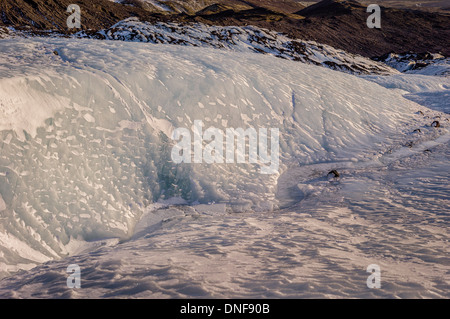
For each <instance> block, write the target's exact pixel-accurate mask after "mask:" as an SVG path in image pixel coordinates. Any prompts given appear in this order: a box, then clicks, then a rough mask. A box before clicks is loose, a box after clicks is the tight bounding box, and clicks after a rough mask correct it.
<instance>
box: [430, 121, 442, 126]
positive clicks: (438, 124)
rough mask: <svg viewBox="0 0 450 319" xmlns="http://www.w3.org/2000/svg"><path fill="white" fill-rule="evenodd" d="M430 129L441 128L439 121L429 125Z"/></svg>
mask: <svg viewBox="0 0 450 319" xmlns="http://www.w3.org/2000/svg"><path fill="white" fill-rule="evenodd" d="M431 126H432V127H441V123H439V121H434V122H433V123H431Z"/></svg>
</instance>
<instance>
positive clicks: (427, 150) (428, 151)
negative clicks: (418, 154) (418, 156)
mask: <svg viewBox="0 0 450 319" xmlns="http://www.w3.org/2000/svg"><path fill="white" fill-rule="evenodd" d="M423 152H424V153H432V152H431V150H429V149H426V150H425V151H423Z"/></svg>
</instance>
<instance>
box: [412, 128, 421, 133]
mask: <svg viewBox="0 0 450 319" xmlns="http://www.w3.org/2000/svg"><path fill="white" fill-rule="evenodd" d="M416 132H417V133H421V132H422V131H421V130H420V128H416V129H415V130H414V131H413V133H416Z"/></svg>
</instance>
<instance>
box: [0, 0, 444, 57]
mask: <svg viewBox="0 0 450 319" xmlns="http://www.w3.org/2000/svg"><path fill="white" fill-rule="evenodd" d="M153 2H154V3H156V2H157V1H153ZM70 3H71V2H70V1H69V0H50V1H41V0H27V1H25V0H3V1H2V2H1V3H0V17H1V19H0V25H1V24H3V25H5V26H10V27H14V28H18V29H24V28H25V29H29V30H34V31H43V30H50V29H51V30H57V31H58V32H64V33H73V32H76V31H77V30H67V28H66V19H67V17H68V14H67V13H66V8H67V6H68V5H69V4H70ZM77 3H78V4H79V5H80V7H81V9H82V12H83V15H82V29H83V30H87V29H93V30H94V32H96V31H99V30H101V29H107V28H110V27H111V26H112V25H114V24H116V23H118V22H119V21H121V20H124V19H126V18H129V17H137V18H139V19H140V20H141V21H147V22H150V23H157V22H177V23H180V22H181V23H186V22H201V23H204V24H208V25H220V26H247V25H253V26H257V27H261V28H265V29H269V30H272V31H277V32H282V33H285V34H286V35H288V36H289V37H290V38H292V39H302V40H307V41H308V40H309V41H316V42H318V43H323V44H327V45H331V46H333V47H335V48H338V49H343V50H345V51H347V52H350V53H353V54H360V55H363V56H365V57H374V56H381V55H383V54H386V53H389V52H409V51H411V52H415V53H420V52H426V51H429V52H432V53H439V52H441V53H442V54H443V55H445V56H449V55H450V49H449V48H450V45H449V42H448V39H449V38H450V19H449V16H448V15H444V14H439V13H430V12H423V11H414V10H400V9H390V8H383V10H382V28H381V29H369V28H368V27H367V25H366V19H367V17H368V13H367V12H366V10H365V6H363V5H361V4H358V3H357V2H355V1H337V0H325V1H322V2H320V3H318V4H316V5H313V6H311V7H308V8H304V9H301V8H300V7H298V8H297V4H296V2H295V1H256V0H255V1H240V0H226V1H214V2H209V1H188V2H184V1H183V2H181V1H178V2H176V3H178V5H181V4H185V5H186V6H187V7H186V10H184V9H182V8H181V9H180V8H179V9H176V10H175V9H173V10H169V11H167V10H166V9H149V8H148V7H145V6H142V5H126V4H120V3H115V2H112V1H109V0H99V1H96V2H95V3H94V2H91V1H86V0H81V1H79V2H77ZM158 3H161V4H162V5H165V6H168V7H170V5H171V3H172V2H171V1H159V2H158ZM174 3H175V2H174ZM194 4H195V5H194ZM188 7H191V8H190V9H187V8H188ZM208 8H209V9H208ZM214 8H215V9H214ZM296 8H297V9H296ZM203 9H205V10H206V11H202V10H203ZM298 9H301V10H298ZM186 11H188V13H186ZM305 17H306V18H305ZM41 34H48V33H47V32H45V33H41Z"/></svg>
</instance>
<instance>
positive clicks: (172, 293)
mask: <svg viewBox="0 0 450 319" xmlns="http://www.w3.org/2000/svg"><path fill="white" fill-rule="evenodd" d="M405 76H407V78H405V77H402V75H394V76H389V77H381V76H373V77H367V79H365V78H362V77H357V76H354V75H350V74H345V73H341V72H338V71H333V70H329V69H326V68H323V67H320V66H314V65H307V64H304V63H300V62H294V61H288V60H282V59H278V58H276V57H273V56H265V55H259V54H256V53H246V52H228V51H221V50H217V49H211V48H199V47H183V46H173V45H162V44H161V45H154V44H147V43H133V42H119V41H97V40H92V39H49V38H45V39H44V38H28V39H24V38H14V39H3V40H1V45H0V273H1V276H2V277H4V278H3V279H2V280H1V281H0V297H2V298H10V297H18V298H26V297H38V298H41V297H42V298H48V297H62V298H94V297H102V298H105V297H133V298H144V297H151V298H171V297H172V298H179V297H203V298H217V297H225V298H232V297H234V298H239V297H251V298H261V297H274V298H287V297H297V298H299V297H305V298H311V297H319V298H340V297H368V298H372V297H373V298H377V297H386V298H405V297H414V298H448V297H449V292H448V291H449V289H448V288H449V276H448V273H449V265H450V260H449V257H448V256H449V255H448V253H449V236H448V226H449V211H450V209H449V208H450V202H449V193H450V187H449V185H448V179H449V177H450V170H449V161H448V160H449V156H450V146H449V138H450V134H449V131H448V127H449V120H448V114H447V113H445V108H444V109H443V108H442V105H444V104H445V103H448V95H447V91H446V90H448V88H449V80H448V78H446V77H429V78H426V77H425V76H423V75H421V76H420V75H411V74H410V75H405ZM415 76H417V78H415ZM415 79H417V81H416V82H414V81H415ZM426 79H429V80H430V81H435V82H433V83H434V84H430V85H432V86H426V85H425V84H424V83H428V82H427V81H426ZM368 80H370V81H368ZM374 81H375V82H378V83H380V84H381V85H379V84H377V83H374ZM405 83H410V84H411V85H410V88H415V89H416V91H414V90H413V89H410V90H409V91H408V85H406V84H405ZM430 83H431V82H430ZM421 85H422V86H421ZM433 85H434V86H433ZM429 92H434V93H435V94H436V96H440V97H441V98H440V99H439V101H440V104H439V108H437V109H436V110H432V109H429V108H427V107H426V106H427V105H426V102H427V100H426V99H424V100H421V101H419V102H420V103H421V104H418V103H416V102H413V101H411V99H410V98H407V97H408V94H418V93H421V94H425V93H429ZM405 96H406V97H405ZM446 101H447V102H446ZM419 111H420V112H419ZM442 111H444V112H442ZM195 120H202V121H203V122H204V124H205V129H206V128H208V127H211V126H213V127H216V128H218V129H221V130H225V129H226V128H243V129H247V128H249V127H253V128H256V129H258V128H278V129H279V131H280V165H279V171H278V173H276V174H270V175H268V174H261V172H260V168H261V165H259V164H206V163H203V164H179V165H177V164H175V163H173V162H172V161H171V156H170V154H171V150H172V147H173V145H174V142H173V141H172V140H171V136H172V132H173V131H174V129H175V128H187V129H189V130H190V129H191V127H192V125H193V123H194V121H195ZM435 120H439V122H440V124H441V126H440V127H438V128H435V127H432V126H431V124H432V122H433V121H435ZM416 129H420V132H419V131H415V130H416ZM332 169H336V170H338V171H339V173H340V175H341V176H340V177H339V178H327V173H328V172H329V171H330V170H332ZM70 264H78V265H79V266H80V268H81V288H79V289H70V288H67V286H66V279H67V276H68V274H67V273H66V268H67V266H68V265H70ZM370 264H378V265H379V266H380V267H381V280H382V287H381V288H380V289H369V288H368V287H367V285H366V279H367V277H368V275H369V274H368V273H366V268H367V266H368V265H370ZM33 267H34V268H33Z"/></svg>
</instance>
